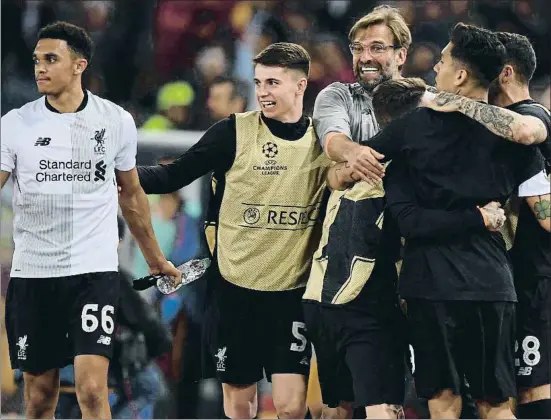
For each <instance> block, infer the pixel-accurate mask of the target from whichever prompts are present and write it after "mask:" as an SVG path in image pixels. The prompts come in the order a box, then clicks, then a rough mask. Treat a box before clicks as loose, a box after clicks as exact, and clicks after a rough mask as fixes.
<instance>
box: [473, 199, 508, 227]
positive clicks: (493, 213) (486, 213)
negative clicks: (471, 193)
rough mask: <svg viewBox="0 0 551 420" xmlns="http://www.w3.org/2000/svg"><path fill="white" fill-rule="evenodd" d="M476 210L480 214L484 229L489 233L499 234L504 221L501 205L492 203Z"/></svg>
mask: <svg viewBox="0 0 551 420" xmlns="http://www.w3.org/2000/svg"><path fill="white" fill-rule="evenodd" d="M478 210H479V211H480V213H482V217H483V219H484V225H485V226H486V229H488V230H489V231H490V232H499V230H500V229H501V228H502V227H503V224H504V223H505V220H506V217H505V211H504V210H503V209H502V208H501V204H499V203H497V202H495V201H492V202H490V203H488V204H486V205H485V206H484V207H479V208H478Z"/></svg>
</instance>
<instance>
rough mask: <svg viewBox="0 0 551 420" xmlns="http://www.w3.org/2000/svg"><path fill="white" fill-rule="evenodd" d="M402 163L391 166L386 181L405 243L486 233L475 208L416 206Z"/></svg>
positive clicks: (389, 207)
mask: <svg viewBox="0 0 551 420" xmlns="http://www.w3.org/2000/svg"><path fill="white" fill-rule="evenodd" d="M401 165H403V163H402V162H401V161H399V160H395V161H393V162H391V163H390V164H389V166H388V170H387V173H386V175H385V178H384V185H385V194H386V202H387V209H388V210H389V211H390V214H391V215H392V217H394V218H395V220H396V222H397V223H398V227H399V229H400V233H401V234H402V236H403V237H404V238H406V239H410V240H411V239H437V238H442V237H446V236H448V237H449V236H453V235H459V234H462V233H465V232H468V231H472V230H473V229H476V230H481V229H485V225H484V218H483V217H482V214H481V213H480V211H479V210H478V209H476V208H473V209H466V210H453V211H449V210H433V209H425V208H421V207H419V206H417V205H416V204H415V202H414V198H413V197H412V193H413V190H412V189H411V188H409V187H408V179H407V174H406V172H405V171H404V170H403V169H404V167H403V166H401Z"/></svg>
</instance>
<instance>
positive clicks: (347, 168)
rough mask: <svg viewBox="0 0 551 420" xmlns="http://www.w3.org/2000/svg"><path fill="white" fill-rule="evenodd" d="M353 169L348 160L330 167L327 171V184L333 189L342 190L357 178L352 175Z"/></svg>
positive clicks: (356, 180)
mask: <svg viewBox="0 0 551 420" xmlns="http://www.w3.org/2000/svg"><path fill="white" fill-rule="evenodd" d="M354 174H355V171H354V169H352V166H351V165H350V164H349V163H348V162H340V163H337V164H335V165H333V166H332V167H331V169H329V172H328V173H327V185H328V186H329V188H331V189H333V190H339V191H343V190H346V189H347V188H348V187H350V186H352V185H353V184H354V183H356V182H358V181H359V179H358V178H355V177H354Z"/></svg>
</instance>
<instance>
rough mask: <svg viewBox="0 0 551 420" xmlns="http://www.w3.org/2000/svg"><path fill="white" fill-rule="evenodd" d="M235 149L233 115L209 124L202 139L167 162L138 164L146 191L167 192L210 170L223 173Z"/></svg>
mask: <svg viewBox="0 0 551 420" xmlns="http://www.w3.org/2000/svg"><path fill="white" fill-rule="evenodd" d="M235 151H236V135H235V116H234V115H232V116H230V117H228V118H225V119H223V120H221V121H219V122H217V123H216V124H214V125H212V126H211V127H210V128H209V129H208V130H207V131H206V132H205V134H204V135H203V136H202V137H201V139H200V140H199V141H198V142H197V143H195V144H194V145H193V146H192V147H191V148H190V149H189V150H187V151H186V152H185V153H184V154H182V155H181V156H180V157H178V159H176V160H175V161H174V162H172V163H169V164H161V165H155V166H138V176H139V178H140V184H141V185H142V188H143V189H144V191H145V193H146V194H168V193H172V192H174V191H178V190H179V189H181V188H183V187H185V186H186V185H189V184H190V183H192V182H193V181H195V180H196V179H198V178H200V177H202V176H204V175H206V174H208V173H209V172H211V171H214V172H216V173H224V172H226V171H227V170H228V169H230V168H231V166H232V165H233V161H234V159H235Z"/></svg>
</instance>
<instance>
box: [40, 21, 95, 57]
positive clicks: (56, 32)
mask: <svg viewBox="0 0 551 420" xmlns="http://www.w3.org/2000/svg"><path fill="white" fill-rule="evenodd" d="M45 38H47V39H62V40H63V41H66V42H67V45H68V46H69V48H70V49H71V51H73V52H74V53H75V54H77V55H79V56H81V57H83V58H85V59H86V60H87V61H88V62H89V63H90V61H91V60H92V56H93V55H94V42H93V41H92V38H90V35H88V33H87V32H86V31H85V30H84V29H83V28H81V27H80V26H76V25H73V24H72V23H69V22H54V23H52V24H50V25H47V26H44V27H43V28H42V29H41V30H40V32H38V39H45Z"/></svg>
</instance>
